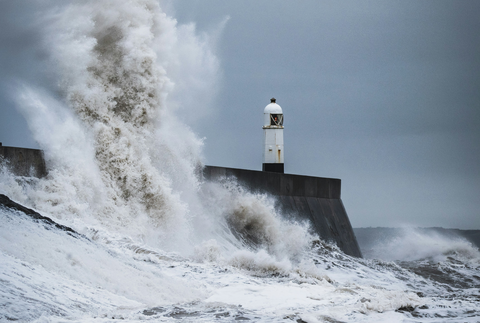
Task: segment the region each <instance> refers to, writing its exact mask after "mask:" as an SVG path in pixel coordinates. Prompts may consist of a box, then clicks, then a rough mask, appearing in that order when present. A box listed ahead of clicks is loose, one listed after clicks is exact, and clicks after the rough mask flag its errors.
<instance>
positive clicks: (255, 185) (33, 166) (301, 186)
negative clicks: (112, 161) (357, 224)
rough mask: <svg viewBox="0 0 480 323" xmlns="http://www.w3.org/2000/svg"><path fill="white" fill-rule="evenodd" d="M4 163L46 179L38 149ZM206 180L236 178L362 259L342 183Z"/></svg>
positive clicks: (8, 152) (243, 173)
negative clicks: (266, 195)
mask: <svg viewBox="0 0 480 323" xmlns="http://www.w3.org/2000/svg"><path fill="white" fill-rule="evenodd" d="M0 163H6V164H7V167H8V168H9V169H10V171H11V172H12V173H14V174H15V175H18V176H34V177H43V176H45V175H46V174H47V168H46V165H45V160H44V157H43V152H42V151H41V150H38V149H28V148H18V147H7V146H2V145H1V144H0ZM203 174H204V177H205V179H206V180H212V181H216V180H220V179H222V178H229V177H234V178H236V180H237V182H238V183H239V184H241V185H243V186H244V187H245V188H247V189H249V190H251V191H252V192H258V193H267V194H271V195H273V196H275V200H276V204H275V207H276V209H277V210H278V211H279V212H280V213H282V214H283V215H285V216H287V217H289V218H290V219H292V220H300V221H308V222H309V223H310V225H311V228H312V230H314V231H315V232H316V233H317V234H318V235H319V236H320V237H321V238H322V239H323V240H325V241H329V242H333V243H335V244H336V245H337V246H338V247H339V248H340V249H341V250H342V251H343V252H345V253H346V254H348V255H351V256H355V257H362V254H361V251H360V248H359V245H358V243H357V239H356V237H355V234H354V232H353V229H352V226H351V224H350V220H349V219H348V215H347V212H346V210H345V207H344V205H343V202H342V200H341V180H340V179H335V178H323V177H312V176H301V175H293V174H282V173H273V172H263V171H253V170H245V169H235V168H226V167H216V166H205V168H204V171H203Z"/></svg>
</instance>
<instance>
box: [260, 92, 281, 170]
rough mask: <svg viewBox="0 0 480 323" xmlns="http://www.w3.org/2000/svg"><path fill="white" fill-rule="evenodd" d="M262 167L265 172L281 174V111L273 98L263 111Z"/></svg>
mask: <svg viewBox="0 0 480 323" xmlns="http://www.w3.org/2000/svg"><path fill="white" fill-rule="evenodd" d="M263 120H264V122H263V137H264V149H263V165H262V170H263V171H265V172H276V173H283V172H284V167H283V163H284V161H283V154H284V153H283V111H282V108H281V107H280V106H279V105H278V104H277V103H276V100H275V98H272V99H271V100H270V104H269V105H267V106H266V107H265V110H264V111H263Z"/></svg>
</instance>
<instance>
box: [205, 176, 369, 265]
mask: <svg viewBox="0 0 480 323" xmlns="http://www.w3.org/2000/svg"><path fill="white" fill-rule="evenodd" d="M204 176H205V178H206V179H208V180H220V179H222V178H229V177H234V178H236V179H237V181H238V183H239V184H241V185H243V186H244V187H246V188H248V189H249V190H251V191H252V192H258V193H268V194H271V195H274V196H276V205H275V207H276V208H277V210H279V211H280V212H281V213H282V214H284V215H286V216H289V217H290V218H292V219H299V220H307V221H308V222H309V223H310V224H311V227H312V229H313V230H314V231H315V232H316V233H317V234H318V235H319V236H320V237H321V238H322V239H323V240H326V241H331V242H334V243H336V244H337V246H338V247H339V248H340V249H341V250H342V251H343V252H345V253H346V254H347V255H351V256H354V257H362V253H361V252H360V248H359V246H358V243H357V239H356V237H355V234H354V232H353V229H352V225H351V224H350V220H349V219H348V215H347V212H346V210H345V207H344V206H343V202H342V200H341V198H340V194H341V180H340V179H336V178H323V177H312V176H301V175H292V174H281V173H274V172H261V171H253V170H245V169H236V168H226V167H216V166H205V169H204Z"/></svg>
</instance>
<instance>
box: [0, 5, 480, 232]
mask: <svg viewBox="0 0 480 323" xmlns="http://www.w3.org/2000/svg"><path fill="white" fill-rule="evenodd" d="M42 2H43V1H37V2H33V5H32V3H30V4H29V5H28V6H22V4H21V3H22V2H16V1H11V0H0V12H1V13H0V82H1V83H0V85H1V92H0V107H1V108H0V141H1V142H3V144H4V145H6V146H23V147H33V148H35V147H38V146H37V145H36V143H35V142H34V140H33V139H32V137H31V135H30V132H29V130H28V127H27V124H26V122H25V121H24V119H23V117H22V116H21V114H19V113H18V112H17V111H16V108H15V105H14V104H13V103H12V102H11V101H10V98H9V96H8V92H9V91H10V90H11V87H10V86H11V85H12V84H14V83H13V82H14V80H19V79H20V80H27V81H29V80H33V81H35V82H36V83H41V82H43V81H44V80H45V81H46V80H48V78H49V77H51V76H50V75H49V73H48V71H46V70H45V66H44V65H42V62H43V61H44V59H45V58H44V57H43V55H44V54H43V53H42V52H41V50H38V49H36V48H37V47H36V45H35V44H36V42H38V39H39V35H38V34H37V29H36V28H34V26H32V25H30V24H29V23H28V22H29V21H30V18H31V15H33V14H34V13H35V12H36V10H38V8H37V7H41V6H42ZM19 3H20V4H19ZM35 4H36V5H35ZM36 6H37V7H36ZM166 10H167V11H168V13H169V14H171V15H173V16H174V17H176V18H177V20H178V23H179V24H185V23H195V24H196V28H197V31H198V33H199V34H201V33H202V32H210V33H211V32H212V30H217V31H218V29H219V26H220V25H222V22H224V25H223V29H222V31H221V33H220V34H219V35H218V39H217V45H216V47H215V52H216V54H217V56H218V58H219V61H220V67H221V73H222V79H221V82H220V86H219V88H218V95H217V96H216V97H215V98H213V99H212V101H211V108H210V109H209V111H210V112H209V113H208V114H206V115H204V116H203V117H202V118H200V119H199V120H197V121H196V122H195V123H194V122H193V120H192V119H190V120H188V123H189V125H190V126H191V127H192V128H193V129H194V131H195V132H196V133H197V134H198V136H200V137H206V140H205V150H204V153H205V158H206V162H207V164H209V165H217V166H226V167H236V168H245V169H256V170H260V169H261V164H262V144H263V143H262V140H263V132H262V131H263V130H262V123H263V109H264V107H265V106H266V105H267V104H268V103H269V101H270V98H271V97H275V98H277V103H278V104H279V105H280V106H281V107H282V108H283V112H284V115H285V123H284V126H285V130H284V137H285V171H286V172H287V173H292V174H302V175H311V176H320V177H334V178H340V179H342V200H343V202H344V205H345V207H346V209H347V213H348V214H349V217H350V221H351V222H352V225H353V226H354V227H368V226H374V227H376V226H399V225H414V226H442V227H450V228H461V229H480V211H479V210H480V19H479V17H480V1H467V0H462V1H443V0H436V1H417V0H412V1H410V0H402V1H385V0H381V1H336V0H335V1H333V0H332V1H320V0H312V1H287V0H277V1H258V0H257V1H245V0H243V1H219V0H202V1H183V0H182V1H180V0H178V1H173V8H172V7H168V8H167V9H166ZM225 22H226V23H225Z"/></svg>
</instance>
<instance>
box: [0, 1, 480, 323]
mask: <svg viewBox="0 0 480 323" xmlns="http://www.w3.org/2000/svg"><path fill="white" fill-rule="evenodd" d="M42 23H43V26H44V30H42V32H43V35H44V39H43V43H44V46H45V48H47V49H48V53H49V59H50V62H51V63H50V64H51V65H50V66H49V68H50V69H51V71H52V73H54V74H55V75H56V78H57V80H58V84H57V85H56V86H54V87H51V86H43V87H41V86H39V85H32V84H27V83H24V84H21V85H19V86H18V88H17V90H16V92H15V93H14V95H15V98H16V102H17V104H18V108H19V109H20V110H21V112H22V113H23V114H24V116H25V118H26V120H27V122H28V124H29V126H30V128H31V130H32V132H33V134H34V136H35V139H36V140H37V141H38V143H39V145H40V146H41V148H42V149H43V151H44V153H45V158H46V162H47V167H48V171H49V174H48V176H47V177H45V178H42V179H34V178H25V177H15V176H13V175H12V174H10V173H9V172H8V169H7V168H6V167H2V168H1V170H0V193H2V194H5V195H7V196H9V197H10V198H11V199H13V200H15V201H18V202H20V203H22V204H24V205H26V206H28V207H31V208H34V209H35V210H37V211H39V212H40V213H42V214H43V215H45V216H49V217H52V218H53V219H54V220H55V221H57V222H59V223H61V224H64V225H68V226H71V227H72V228H73V229H75V230H76V231H77V232H79V233H80V234H81V235H80V236H75V235H69V234H67V233H65V232H63V231H60V230H56V229H52V228H48V227H46V226H44V225H42V224H39V223H38V222H35V221H32V220H31V219H29V218H28V217H27V216H25V215H23V214H22V213H21V212H17V211H12V210H9V209H6V208H2V207H0V214H1V216H2V220H1V227H0V229H1V235H0V246H2V250H1V255H0V256H1V259H2V261H1V265H0V268H1V270H0V272H1V277H0V281H1V282H2V283H1V284H2V288H0V289H1V290H2V291H1V292H0V302H1V304H2V306H3V307H2V308H3V309H5V310H4V312H3V313H0V318H1V319H8V320H11V319H18V320H27V321H30V320H36V319H38V320H39V321H42V320H44V321H62V320H69V321H107V320H110V319H111V318H112V319H117V318H122V319H125V320H127V321H128V320H130V321H142V320H150V319H156V320H159V321H172V320H173V321H175V320H178V319H182V320H186V321H204V322H208V321H216V320H218V321H234V320H238V319H250V320H255V321H265V322H273V321H285V320H286V321H290V320H303V321H305V322H335V321H337V322H338V321H358V322H361V321H364V322H375V321H392V322H395V321H398V322H400V321H408V320H410V319H412V318H413V317H414V316H413V315H414V314H415V315H416V316H415V320H420V321H421V320H424V321H425V322H427V321H430V319H431V318H433V317H435V314H438V315H441V317H461V318H462V320H465V321H471V322H473V321H474V319H475V317H477V318H478V311H476V310H475V306H476V305H478V303H477V302H478V299H475V298H474V297H473V296H472V295H474V294H475V293H477V292H478V290H479V287H480V283H479V278H478V276H475V275H476V274H475V272H478V269H479V259H480V257H479V256H478V253H477V254H476V253H475V252H474V251H472V253H471V255H470V256H469V257H470V258H468V259H469V261H465V260H464V258H462V257H464V254H460V255H458V254H453V255H450V256H451V257H453V258H452V259H455V261H456V263H455V266H457V267H455V268H453V267H452V266H450V267H448V268H450V269H451V268H453V269H452V270H454V271H455V275H457V274H458V275H463V276H465V277H467V278H468V279H469V280H470V281H471V282H472V286H471V287H468V288H466V287H457V286H455V285H448V286H446V287H445V286H444V284H443V283H442V282H440V281H438V280H429V278H428V276H426V275H423V276H422V275H421V274H420V273H416V272H415V270H414V269H415V268H419V267H418V266H417V267H415V268H414V269H412V268H408V266H403V267H402V266H399V265H398V264H396V263H394V262H386V261H385V260H387V261H390V260H398V259H396V258H394V259H386V258H384V257H383V258H382V257H380V258H382V259H384V260H362V259H355V258H352V257H349V256H347V255H345V254H343V253H342V252H341V251H340V250H339V249H338V248H337V247H336V246H332V245H329V244H327V243H325V242H323V241H321V240H320V239H319V238H318V237H317V236H315V235H314V234H312V233H311V232H310V231H309V228H308V226H307V225H306V224H305V223H296V222H288V221H286V220H283V219H282V215H281V214H279V213H278V212H277V211H276V210H275V208H274V197H271V196H267V195H259V194H253V193H251V192H248V191H246V190H245V189H244V188H243V187H241V186H239V185H238V184H237V183H235V182H234V181H227V180H225V181H224V182H221V183H208V182H204V180H203V178H202V175H201V174H202V167H203V160H204V159H203V156H202V145H203V141H202V139H200V138H199V137H198V136H197V135H196V134H194V133H193V132H192V131H191V129H190V128H189V127H188V125H186V124H185V123H184V122H183V120H181V118H180V117H179V115H182V114H183V115H185V114H188V115H190V116H195V115H198V116H201V115H204V114H205V106H207V105H208V100H209V98H208V95H206V94H209V95H213V94H214V93H215V87H216V85H217V84H218V80H219V77H220V72H219V62H218V59H217V58H216V57H215V55H214V53H213V50H212V47H210V45H209V37H208V35H201V36H199V35H197V33H196V31H195V28H194V25H186V26H181V25H178V24H177V23H176V21H175V19H174V18H172V17H169V16H167V15H166V14H165V13H164V12H163V11H162V8H161V7H160V5H159V3H158V2H157V1H153V0H130V1H122V2H118V1H113V0H112V1H108V0H107V1H102V2H97V1H82V2H80V1H79V2H69V3H61V4H59V5H57V6H55V7H52V8H51V9H50V10H47V11H46V14H45V16H44V17H43V18H42ZM220 27H221V26H220ZM220 27H219V28H220ZM196 102H198V104H194V103H196ZM414 239H415V241H417V242H418V241H419V239H423V240H421V241H423V242H425V241H428V239H429V238H428V237H423V238H422V237H420V236H416V237H414ZM432 239H433V240H431V241H439V239H437V238H432ZM435 239H436V240H435ZM406 241H408V239H407V240H405V241H404V244H403V245H399V244H392V245H385V250H384V251H381V249H378V250H380V251H379V252H383V253H384V254H385V255H387V254H388V250H390V251H391V250H396V251H395V254H397V255H398V254H400V253H401V251H403V252H405V254H403V255H400V256H401V258H400V259H401V260H418V259H419V258H422V257H433V258H435V257H436V256H438V255H439V254H444V253H445V248H440V249H438V250H436V249H435V248H430V249H429V250H430V251H428V252H423V253H421V254H417V255H415V253H414V251H415V249H416V247H415V246H411V247H408V246H407V242H406ZM447 244H448V243H446V244H445V245H447ZM395 248H398V249H395ZM452 248H453V249H454V250H460V249H461V248H466V250H470V249H468V247H466V246H464V245H461V244H459V245H458V246H454V247H452ZM387 249H388V250H387ZM462 250H463V249H462ZM470 251H471V250H470ZM436 260H437V261H440V262H443V264H444V265H445V266H449V265H451V264H452V262H450V263H447V262H446V261H447V260H446V259H445V258H443V259H436ZM429 268H430V267H429ZM449 277H450V276H449ZM452 277H453V278H452ZM455 277H456V276H455ZM450 278H451V279H454V276H451V277H450ZM465 281H466V280H465ZM453 288H462V289H459V290H455V291H454V292H455V293H456V295H461V297H463V298H462V300H461V301H460V303H453V302H452V301H451V300H450V299H448V298H441V297H440V296H441V295H443V294H444V293H447V294H448V293H452V291H453ZM445 304H446V305H445ZM422 306H423V308H422V310H420V308H421V307H422ZM442 306H445V307H442ZM447 307H448V308H449V309H450V310H445V308H447ZM22 308H23V309H25V308H27V309H28V311H22ZM472 309H473V310H472ZM2 311H3V310H2ZM469 311H470V312H469ZM472 311H473V312H472ZM412 313H413V314H412ZM472 313H473V314H472Z"/></svg>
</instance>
